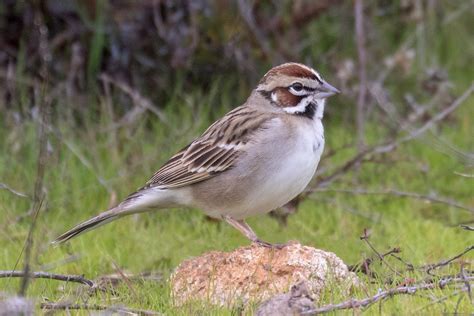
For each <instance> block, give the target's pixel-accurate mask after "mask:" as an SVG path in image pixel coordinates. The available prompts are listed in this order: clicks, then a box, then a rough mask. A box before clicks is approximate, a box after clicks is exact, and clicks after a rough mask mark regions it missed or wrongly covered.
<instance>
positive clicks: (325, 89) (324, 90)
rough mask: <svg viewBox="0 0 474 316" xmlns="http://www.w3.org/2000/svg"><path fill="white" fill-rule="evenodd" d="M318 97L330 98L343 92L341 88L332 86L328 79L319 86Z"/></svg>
mask: <svg viewBox="0 0 474 316" xmlns="http://www.w3.org/2000/svg"><path fill="white" fill-rule="evenodd" d="M318 91H319V93H318V97H320V98H328V97H330V96H333V95H335V94H338V93H341V91H339V89H337V88H335V87H333V86H331V85H330V84H329V83H327V82H326V81H323V84H322V85H320V86H319V87H318Z"/></svg>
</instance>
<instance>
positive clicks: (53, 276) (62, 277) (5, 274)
mask: <svg viewBox="0 0 474 316" xmlns="http://www.w3.org/2000/svg"><path fill="white" fill-rule="evenodd" d="M24 276H25V272H24V271H1V270H0V278H22V277H24ZM28 277H29V278H31V279H49V280H58V281H65V282H75V283H81V284H84V285H88V286H90V287H93V286H94V285H95V283H94V282H93V281H91V280H88V279H86V278H84V276H82V275H66V274H57V273H49V272H43V271H39V272H30V273H29V274H28Z"/></svg>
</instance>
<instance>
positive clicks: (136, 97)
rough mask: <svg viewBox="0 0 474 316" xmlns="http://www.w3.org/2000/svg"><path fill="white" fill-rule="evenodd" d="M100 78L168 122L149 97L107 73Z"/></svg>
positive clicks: (164, 121) (162, 120) (165, 122)
mask: <svg viewBox="0 0 474 316" xmlns="http://www.w3.org/2000/svg"><path fill="white" fill-rule="evenodd" d="M100 79H101V80H103V81H104V82H109V83H111V84H113V85H114V86H116V87H117V88H119V89H120V90H122V91H123V92H124V93H126V94H128V96H130V98H132V100H133V102H135V104H137V105H138V106H139V107H141V108H144V109H146V110H148V111H150V112H152V113H153V114H155V115H156V117H158V119H160V121H161V122H162V123H164V124H168V120H167V119H166V115H165V113H163V111H161V110H160V109H158V108H157V107H156V106H155V105H154V104H153V103H152V102H151V101H150V100H149V99H147V98H145V97H144V96H143V95H141V94H140V93H139V92H138V91H137V90H135V89H133V88H132V87H130V86H129V85H127V84H126V83H124V82H121V81H118V80H115V79H113V78H112V77H110V76H108V75H107V74H102V75H101V76H100Z"/></svg>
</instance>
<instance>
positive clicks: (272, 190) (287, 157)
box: [231, 120, 324, 219]
mask: <svg viewBox="0 0 474 316" xmlns="http://www.w3.org/2000/svg"><path fill="white" fill-rule="evenodd" d="M282 148H284V150H281V153H280V155H281V157H274V159H270V160H268V165H267V169H266V170H265V174H264V175H263V176H261V177H262V181H261V184H260V185H258V186H256V187H255V189H254V190H252V192H251V193H250V194H249V195H248V196H247V197H246V198H245V200H244V201H242V203H240V205H239V207H238V209H234V210H232V212H231V213H232V216H233V217H234V218H236V219H243V218H246V217H249V216H252V215H256V214H262V213H267V212H270V211H272V210H274V209H276V208H278V207H280V206H282V205H284V204H286V203H288V202H289V201H291V200H292V199H293V198H295V197H296V196H297V195H298V194H300V193H301V192H302V191H303V190H304V189H305V188H306V186H307V185H308V184H309V182H310V181H311V179H312V178H313V176H314V173H315V172H316V168H317V166H318V163H319V159H320V158H321V154H322V152H323V149H324V136H323V128H322V124H321V121H319V120H318V121H317V122H315V124H314V126H311V128H302V129H301V132H300V133H299V136H298V137H296V138H295V139H294V140H293V141H291V143H290V144H286V146H282Z"/></svg>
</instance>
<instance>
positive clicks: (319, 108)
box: [283, 96, 326, 120]
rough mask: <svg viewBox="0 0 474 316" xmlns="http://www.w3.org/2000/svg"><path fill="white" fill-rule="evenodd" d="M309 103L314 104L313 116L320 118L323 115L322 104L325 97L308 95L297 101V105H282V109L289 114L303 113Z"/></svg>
mask: <svg viewBox="0 0 474 316" xmlns="http://www.w3.org/2000/svg"><path fill="white" fill-rule="evenodd" d="M310 103H314V104H316V109H315V114H314V118H316V119H319V120H322V119H323V116H324V106H325V105H326V99H319V98H315V97H314V96H308V97H306V98H304V99H303V100H301V101H300V103H298V105H297V106H288V107H284V108H283V111H285V112H286V113H289V114H295V113H304V112H305V111H306V108H307V107H308V106H309V104H310Z"/></svg>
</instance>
